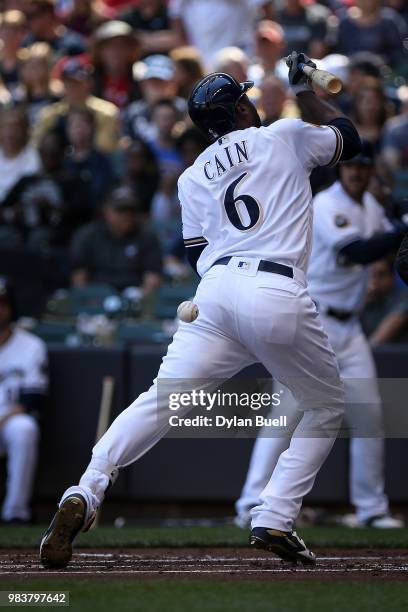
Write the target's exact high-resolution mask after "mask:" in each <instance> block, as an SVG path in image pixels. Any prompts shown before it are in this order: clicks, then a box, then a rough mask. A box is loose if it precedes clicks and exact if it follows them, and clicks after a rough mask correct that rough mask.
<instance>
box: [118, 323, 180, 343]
mask: <svg viewBox="0 0 408 612" xmlns="http://www.w3.org/2000/svg"><path fill="white" fill-rule="evenodd" d="M116 340H117V342H119V343H120V344H162V343H164V342H168V341H169V336H168V334H166V333H165V332H164V331H163V329H162V325H161V324H160V323H159V322H157V321H139V322H137V323H135V322H125V321H121V322H120V323H119V325H118V328H117V330H116Z"/></svg>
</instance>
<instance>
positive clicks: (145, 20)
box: [120, 0, 177, 55]
mask: <svg viewBox="0 0 408 612" xmlns="http://www.w3.org/2000/svg"><path fill="white" fill-rule="evenodd" d="M120 18H121V19H123V20H124V21H126V22H127V23H128V24H129V25H131V26H132V28H133V29H134V30H135V31H136V32H137V34H138V37H140V40H141V43H142V47H143V50H144V53H145V54H146V55H149V54H151V53H167V52H168V51H170V49H172V48H173V47H175V46H176V45H177V37H176V36H175V34H174V32H173V31H172V30H171V29H170V20H169V18H168V14H167V2H166V1H165V0H139V1H138V3H137V6H135V7H133V8H129V9H127V10H125V11H124V12H123V13H121V14H120Z"/></svg>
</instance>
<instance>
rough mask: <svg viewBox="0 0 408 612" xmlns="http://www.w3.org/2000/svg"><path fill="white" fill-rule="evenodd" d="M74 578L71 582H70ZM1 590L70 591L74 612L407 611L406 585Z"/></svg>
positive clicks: (77, 584) (45, 584)
mask: <svg viewBox="0 0 408 612" xmlns="http://www.w3.org/2000/svg"><path fill="white" fill-rule="evenodd" d="M71 580H72V579H71ZM1 588H2V590H7V589H10V590H13V589H14V590H16V591H22V590H23V589H24V588H26V589H30V590H37V591H41V590H45V589H52V590H53V591H69V592H70V607H69V609H70V610H73V611H75V612H91V611H93V612H94V611H95V610H97V611H98V612H112V611H118V612H128V611H129V612H163V610H165V611H166V612H184V611H188V612H246V611H249V610H250V611H251V612H275V611H276V612H299V611H300V610H301V611H302V612H320V611H321V612H326V611H328V610H335V612H343V611H344V612H349V611H350V610H355V611H356V612H366V611H367V612H372V611H373V610H382V609H384V610H388V611H389V612H399V611H400V610H401V611H402V610H406V609H407V607H406V606H407V601H408V581H392V582H381V581H379V582H373V581H370V582H363V581H359V582H357V581H356V582H353V581H336V582H328V581H327V582H323V581H307V580H302V581H296V582H288V581H284V580H274V581H273V582H272V581H271V582H269V581H266V580H263V581H259V582H256V581H252V580H243V581H236V580H234V581H224V580H220V581H212V582H210V581H207V580H189V581H186V580H177V581H170V580H166V581H164V580H143V581H136V580H131V581H130V580H112V579H111V580H109V581H106V582H95V581H93V580H84V579H78V578H75V581H73V582H72V583H70V582H69V581H68V580H61V579H58V580H53V581H52V582H51V581H46V580H44V579H36V580H30V581H29V584H26V583H24V587H23V586H22V583H21V582H17V581H15V580H14V581H13V580H11V581H9V582H3V581H2V582H1Z"/></svg>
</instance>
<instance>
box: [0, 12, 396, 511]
mask: <svg viewBox="0 0 408 612" xmlns="http://www.w3.org/2000/svg"><path fill="white" fill-rule="evenodd" d="M0 11H1V14H0V275H1V276H4V277H6V278H7V279H8V280H7V282H9V281H10V280H11V281H12V282H13V284H14V286H15V287H14V289H15V293H16V296H17V306H18V310H19V314H20V315H25V316H35V317H37V318H41V317H42V315H43V314H44V312H45V310H46V308H50V306H49V304H50V301H49V297H50V295H51V294H52V292H54V291H55V290H57V289H61V288H65V289H67V288H69V287H71V288H74V289H75V288H77V289H79V290H80V289H81V288H82V289H83V288H86V287H87V286H88V287H89V286H95V285H103V286H109V287H112V288H113V289H114V290H115V291H116V292H118V295H119V294H120V293H122V295H123V294H125V295H126V296H127V302H126V303H127V304H128V302H129V301H130V302H131V301H132V300H133V301H134V302H140V300H144V303H145V304H149V303H150V298H151V296H154V294H155V293H156V294H157V292H158V291H160V289H159V288H160V286H161V287H162V288H163V283H164V285H167V286H168V285H171V284H177V283H181V284H183V283H187V290H188V288H190V286H191V285H188V283H189V282H190V283H191V280H189V278H190V279H191V277H190V274H191V273H190V271H189V268H188V266H187V265H186V263H185V259H184V252H183V251H184V248H183V242H182V237H181V222H180V212H179V205H178V199H177V179H178V177H179V176H180V174H181V172H182V171H183V169H184V168H186V167H188V166H189V165H191V164H192V163H193V162H194V160H195V159H196V157H197V156H198V155H199V154H200V153H201V152H202V151H203V150H204V148H205V147H206V141H205V139H204V137H203V136H202V135H201V133H200V132H198V131H197V129H196V128H194V127H193V125H192V123H191V121H190V120H189V117H188V114H187V99H188V96H189V93H190V91H191V89H192V87H193V85H194V84H195V83H196V82H197V81H198V80H199V79H200V78H201V77H202V76H203V75H204V74H205V73H206V72H209V71H222V72H227V73H229V74H231V75H232V76H234V77H235V78H236V79H238V80H240V81H243V80H248V79H249V80H252V81H254V83H255V87H254V88H253V89H252V90H251V92H250V96H251V98H252V100H253V101H254V102H255V103H256V105H257V107H258V109H259V111H260V113H261V116H262V119H263V123H264V125H269V124H271V123H272V122H274V121H276V120H278V119H280V118H285V117H299V116H300V113H299V109H298V107H297V105H296V98H295V96H294V95H293V94H292V93H291V91H290V88H289V84H288V79H287V67H286V64H285V56H286V55H287V54H288V52H290V51H291V50H297V51H304V52H306V53H308V54H309V55H310V57H312V58H313V59H314V61H316V63H317V65H318V67H320V68H324V69H326V70H329V71H330V72H333V73H334V74H336V75H338V76H339V77H340V78H341V79H342V80H343V82H344V89H343V91H342V93H341V94H340V95H338V96H337V97H336V98H335V99H334V100H333V102H334V103H335V104H336V105H338V106H339V107H340V108H341V110H342V111H343V112H344V113H345V114H346V115H347V116H349V117H350V118H351V119H352V120H353V121H354V123H355V125H356V126H357V128H358V130H359V133H360V135H361V137H362V138H363V139H364V142H365V147H366V148H365V150H366V152H368V153H367V155H368V156H369V157H370V159H371V162H372V163H371V164H370V172H369V175H367V180H368V181H369V182H368V186H367V189H368V190H369V191H370V192H371V193H372V194H373V195H374V197H375V198H376V199H377V200H378V201H379V202H380V203H381V205H382V206H383V207H384V208H385V209H386V211H387V213H388V214H390V215H393V216H395V215H396V216H401V215H403V214H404V213H408V61H407V60H408V3H407V2H406V1H405V0H385V1H384V2H381V0H322V1H321V2H315V1H314V0H273V1H266V0H130V1H129V0H127V1H126V0H0ZM317 94H318V95H320V96H325V95H327V94H325V93H324V92H323V91H318V92H317ZM336 172H337V171H336V170H334V169H327V168H320V169H318V170H316V171H314V172H313V174H312V176H311V184H312V190H313V192H314V193H317V192H318V191H320V190H322V189H324V188H325V187H327V186H328V185H330V183H332V182H333V181H334V180H335V178H336ZM33 289H34V290H33ZM123 292H124V293H123ZM9 295H10V294H9V293H8V291H4V292H3V293H2V291H1V290H0V305H1V304H2V303H7V301H8V300H9ZM55 295H56V296H57V297H56V298H55V299H53V300H51V303H52V305H53V308H54V315H55V314H56V312H57V310H58V304H59V307H61V308H62V311H64V308H63V307H64V304H65V305H66V301H67V294H66V293H61V291H59V292H58V291H57V294H55ZM61 295H62V299H60V298H61ZM104 295H105V297H106V294H104ZM58 296H59V297H58ZM187 296H188V293H187V295H186V297H187ZM184 299H186V298H184ZM47 300H48V306H46V304H47ZM104 304H105V306H106V302H104ZM108 305H109V309H110V311H114V310H115V308H116V309H117V305H116V306H115V301H112V300H110V301H108ZM105 310H106V308H105ZM0 311H1V312H2V313H3V315H4V316H3V319H4V324H3V323H2V322H1V321H0V323H1V325H0V328H1V329H0V345H1V344H4V343H5V342H6V341H7V339H8V338H9V335H8V334H9V333H11V332H10V327H9V325H10V319H12V318H14V315H15V313H14V312H13V311H12V308H11V307H10V308H8V307H6V306H4V304H3V306H2V309H1V308H0ZM174 311H175V309H174V308H173V307H172V309H171V312H174ZM64 312H65V313H66V311H64ZM132 312H140V310H138V309H137V308H136V309H134V310H132ZM4 313H5V314H4ZM0 314H1V313H0ZM362 322H363V326H364V329H365V331H366V333H367V334H368V335H369V337H370V339H371V341H372V344H373V345H374V344H381V343H386V342H394V341H406V340H407V331H408V297H407V290H406V289H404V288H403V287H402V284H401V283H400V281H399V279H398V277H396V276H395V273H394V271H393V266H392V260H389V259H387V260H383V261H380V262H378V263H376V264H375V265H374V266H373V267H372V272H371V281H370V285H369V292H368V296H367V306H366V309H365V312H364V313H363V317H362ZM40 335H41V334H40ZM34 349H36V350H37V352H38V355H39V356H38V364H37V366H36V367H37V368H38V371H39V372H41V367H42V366H41V363H42V361H43V355H44V347H43V346H42V345H38V346H37V345H35V346H34ZM2 350H3V351H4V348H2V347H1V346H0V351H2ZM30 367H31V366H30ZM40 382H41V384H39V385H38V387H41V389H40V391H41V392H43V391H44V388H45V379H41V380H40ZM27 384H28V383H27ZM28 386H29V385H28ZM23 387H24V385H23ZM20 391H21V389H20ZM23 392H24V388H23ZM16 394H17V395H16V397H22V396H21V393H20V396H19V395H18V392H17V391H16ZM23 396H24V393H23ZM31 396H32V394H31V395H30V398H31V399H30V401H31V400H32V397H31ZM21 401H22V400H21ZM5 402H6V400H4V402H3V404H4V403H5ZM3 407H4V406H3V405H2V402H1V401H0V413H1V411H2V408H3ZM20 420H21V423H22V426H23V427H24V428H25V430H24V431H28V430H29V429H30V428H31V430H32V431H31V433H32V436H31V437H32V438H34V437H36V436H37V431H36V428H35V427H34V421H31V422H30V423H28V421H24V419H22V417H20ZM4 425H5V424H4V422H3V421H2V420H1V416H0V430H1V431H3V434H2V437H3V438H4V439H1V440H0V443H2V444H4V445H6V444H7V439H6V434H5V433H4V432H5V431H6V430H5V428H4ZM27 435H28V434H27ZM32 452H33V453H34V451H32ZM13 465H14V464H13ZM14 469H15V470H17V472H18V470H19V469H21V466H20V467H18V465H17V466H15V467H14ZM17 479H18V476H17ZM10 495H11V497H13V491H11V493H9V498H8V501H7V503H6V506H5V511H4V512H3V518H5V519H8V518H13V517H20V518H21V519H23V520H24V519H26V518H28V515H27V514H24V512H25V510H24V511H23V512H22V513H21V512H19V507H18V504H23V506H24V504H25V503H26V502H25V500H18V499H17V501H16V500H15V499H14V498H13V499H14V501H13V499H11V498H10ZM14 497H16V496H15V494H14ZM13 504H17V506H14V507H13ZM24 507H25V506H24ZM16 508H17V511H16Z"/></svg>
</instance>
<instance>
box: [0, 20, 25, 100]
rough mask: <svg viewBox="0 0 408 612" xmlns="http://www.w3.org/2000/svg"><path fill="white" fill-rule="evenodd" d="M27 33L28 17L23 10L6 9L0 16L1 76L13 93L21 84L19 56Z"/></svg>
mask: <svg viewBox="0 0 408 612" xmlns="http://www.w3.org/2000/svg"><path fill="white" fill-rule="evenodd" d="M25 33H26V18H25V15H24V13H22V12H21V11H16V10H14V11H6V12H5V13H3V14H2V15H1V16H0V38H1V42H2V47H1V50H0V76H1V78H2V80H3V83H4V84H5V86H6V87H7V88H8V89H9V91H10V92H11V93H13V92H14V90H15V89H16V88H18V86H19V73H18V67H19V58H18V53H19V50H20V48H21V44H22V42H23V39H24V36H25Z"/></svg>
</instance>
